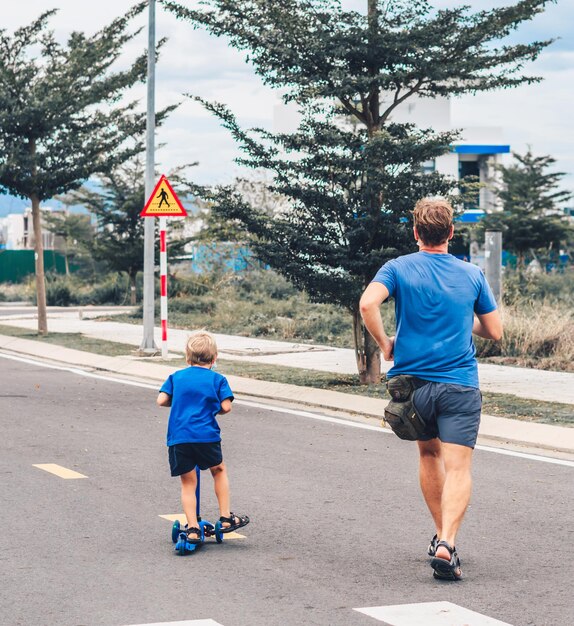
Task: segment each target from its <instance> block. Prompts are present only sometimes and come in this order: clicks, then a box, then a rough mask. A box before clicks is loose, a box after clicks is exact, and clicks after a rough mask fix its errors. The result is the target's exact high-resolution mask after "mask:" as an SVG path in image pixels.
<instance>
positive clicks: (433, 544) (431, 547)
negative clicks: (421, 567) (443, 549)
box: [427, 535, 439, 556]
mask: <svg viewBox="0 0 574 626" xmlns="http://www.w3.org/2000/svg"><path fill="white" fill-rule="evenodd" d="M438 542H439V538H438V537H437V536H436V535H435V536H434V537H433V538H432V539H431V542H430V543H429V547H428V550H427V554H428V555H429V556H434V555H435V554H436V549H437V546H438Z"/></svg>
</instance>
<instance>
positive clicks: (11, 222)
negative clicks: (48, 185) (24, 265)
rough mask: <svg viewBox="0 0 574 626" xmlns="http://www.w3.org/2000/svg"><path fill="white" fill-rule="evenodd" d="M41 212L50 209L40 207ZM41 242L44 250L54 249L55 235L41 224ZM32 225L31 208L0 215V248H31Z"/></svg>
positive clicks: (32, 243) (55, 243) (32, 240)
mask: <svg viewBox="0 0 574 626" xmlns="http://www.w3.org/2000/svg"><path fill="white" fill-rule="evenodd" d="M40 210H41V211H42V213H51V212H52V209H50V208H48V207H42V208H41V209H40ZM42 243H43V244H44V250H54V249H55V247H56V246H57V244H58V242H57V237H56V236H55V235H54V233H51V232H50V231H49V230H48V229H47V228H45V226H44V224H42ZM33 249H34V227H33V225H32V209H31V208H28V209H24V212H23V213H9V214H8V215H6V217H0V250H33Z"/></svg>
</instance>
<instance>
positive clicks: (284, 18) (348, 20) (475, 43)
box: [162, 0, 551, 127]
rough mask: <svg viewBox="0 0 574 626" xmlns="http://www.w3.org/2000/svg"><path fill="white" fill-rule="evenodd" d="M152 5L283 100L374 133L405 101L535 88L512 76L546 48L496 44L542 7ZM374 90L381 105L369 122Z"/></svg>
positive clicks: (222, 1) (228, 0)
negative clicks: (250, 70)
mask: <svg viewBox="0 0 574 626" xmlns="http://www.w3.org/2000/svg"><path fill="white" fill-rule="evenodd" d="M162 4H163V5H164V6H165V7H166V8H168V9H169V10H171V11H172V12H173V13H174V14H175V15H176V16H177V17H178V18H180V19H183V20H186V21H189V22H190V23H191V24H193V25H194V26H202V27H204V28H206V29H207V30H208V31H209V32H211V33H213V34H215V35H218V36H224V37H227V38H229V40H230V42H231V45H232V46H233V47H235V48H237V49H239V50H244V51H246V52H247V54H248V59H249V61H250V62H251V63H252V64H253V66H254V67H255V71H256V72H257V73H258V74H259V75H260V76H261V77H262V79H263V80H264V82H265V83H267V84H269V85H271V86H273V87H277V88H283V89H285V90H286V95H285V99H286V100H294V101H296V102H298V103H305V102H312V101H315V100H316V99H325V98H326V99H329V100H337V101H339V102H340V103H341V105H342V106H343V107H344V108H345V109H346V110H347V112H348V113H349V114H351V115H353V116H354V117H356V118H357V119H358V120H359V121H360V122H361V123H362V124H364V125H365V126H371V125H374V126H379V127H380V126H381V119H380V118H381V117H382V118H384V119H383V120H382V123H384V122H386V120H387V119H388V117H389V115H390V114H391V112H392V110H393V109H394V108H395V107H396V106H399V105H400V104H401V103H402V102H403V101H404V100H405V99H407V98H408V97H409V96H411V95H412V94H413V93H419V94H421V95H424V96H431V97H433V96H437V95H441V96H442V95H448V94H452V95H458V94H463V93H475V92H479V91H486V90H493V89H500V88H503V87H512V86H515V85H519V84H521V83H523V82H528V83H531V82H536V81H537V80H539V79H537V78H535V77H528V76H524V75H522V74H521V71H522V68H523V66H524V64H525V63H526V62H528V61H532V60H534V59H536V58H537V56H538V55H539V54H540V52H541V51H542V50H543V49H544V47H545V46H547V45H548V44H549V43H551V42H550V41H540V42H534V43H531V44H517V45H508V44H501V43H500V40H501V39H503V38H505V37H506V36H507V35H508V34H510V33H511V32H512V31H514V30H515V29H517V28H518V27H519V26H520V25H521V23H522V22H524V21H527V20H529V19H531V18H532V17H533V16H534V15H536V14H537V13H540V12H542V11H543V10H544V7H545V5H546V4H549V0H521V1H520V2H517V3H516V4H515V5H513V6H508V7H501V8H494V9H490V10H484V11H479V12H477V13H474V14H471V13H470V12H469V7H468V6H460V7H455V8H449V9H441V10H435V9H433V7H432V6H431V4H430V3H429V2H427V1H426V0H419V1H417V2H412V1H410V0H391V1H390V2H389V1H388V0H378V1H377V0H367V1H366V2H365V8H366V9H367V11H366V14H365V13H359V12H357V11H345V10H343V9H342V7H341V2H340V1H339V0H280V1H279V0H277V1H274V2H265V1H263V0H243V1H242V2H237V1H236V0H210V1H209V2H205V1H204V2H199V3H198V4H199V7H198V8H194V9H191V8H187V7H185V6H182V5H181V4H179V3H177V2H173V1H171V0H163V1H162ZM384 92H386V93H387V94H388V96H387V105H386V106H385V107H384V109H383V111H382V112H381V113H380V114H376V107H375V106H374V104H375V101H378V99H379V95H380V94H381V93H384ZM377 104H378V102H377ZM373 113H375V115H374V116H373Z"/></svg>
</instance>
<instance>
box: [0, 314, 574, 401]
mask: <svg viewBox="0 0 574 626" xmlns="http://www.w3.org/2000/svg"><path fill="white" fill-rule="evenodd" d="M117 312H118V311H117V309H116V308H112V309H109V310H108V311H106V310H104V307H96V308H92V307H84V308H83V309H81V310H80V311H78V310H75V311H70V310H69V309H64V308H56V307H54V308H50V310H49V319H48V328H49V330H50V332H66V333H81V334H83V335H85V336H86V337H91V338H96V339H103V340H107V341H115V342H119V343H125V344H128V345H131V346H133V347H134V349H135V348H137V347H138V346H139V345H140V343H141V340H142V337H143V330H142V326H140V325H137V324H125V323H119V322H113V321H97V320H95V319H92V318H94V317H97V316H102V315H106V314H107V315H112V314H114V313H117ZM121 312H123V311H121ZM206 321H208V320H206ZM0 324H7V325H13V326H18V327H20V328H27V329H31V330H35V329H36V328H37V322H36V315H35V309H34V308H30V310H28V311H24V312H23V311H22V309H21V308H18V309H15V310H14V314H13V315H10V309H9V307H3V311H2V316H1V317H0ZM190 330H192V329H190ZM189 332H190V331H187V330H178V329H169V334H168V349H169V350H170V352H176V353H178V354H181V353H183V351H184V346H185V342H186V340H187V337H188V335H189ZM215 336H216V339H217V343H218V347H219V354H220V357H221V358H222V359H230V360H235V361H246V362H251V363H266V364H270V365H285V366H288V367H297V368H301V369H309V370H318V371H322V372H332V373H336V374H356V373H357V365H356V362H355V354H354V351H353V350H349V349H343V348H333V347H331V346H321V345H310V344H302V343H295V342H288V341H270V340H266V339H257V338H252V337H238V336H233V335H221V334H217V333H216V334H215ZM155 338H156V343H157V345H158V346H159V345H161V344H160V341H161V334H160V330H159V329H156V334H155ZM391 365H392V363H388V362H384V363H383V365H382V369H383V371H387V370H388V369H389V368H390V367H391ZM478 368H479V376H480V385H481V389H482V390H483V391H489V392H494V393H506V394H513V395H516V396H519V397H521V398H529V399H532V400H542V401H544V402H562V403H566V404H574V374H571V373H567V372H550V371H545V370H534V369H527V368H520V367H506V366H502V365H491V364H487V363H480V364H479V366H478Z"/></svg>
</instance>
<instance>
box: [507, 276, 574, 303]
mask: <svg viewBox="0 0 574 626" xmlns="http://www.w3.org/2000/svg"><path fill="white" fill-rule="evenodd" d="M572 293H574V267H567V268H565V270H564V271H563V272H553V273H551V274H545V273H541V274H527V275H526V276H524V277H523V278H521V277H520V275H519V273H518V272H516V271H515V270H512V269H509V268H508V267H507V268H505V272H504V280H503V290H502V297H503V301H504V304H506V305H510V306H512V305H518V304H524V303H533V302H546V303H562V302H563V303H567V302H571V301H572Z"/></svg>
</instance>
